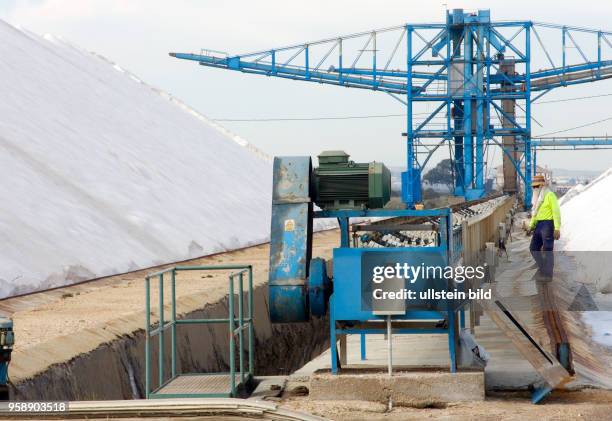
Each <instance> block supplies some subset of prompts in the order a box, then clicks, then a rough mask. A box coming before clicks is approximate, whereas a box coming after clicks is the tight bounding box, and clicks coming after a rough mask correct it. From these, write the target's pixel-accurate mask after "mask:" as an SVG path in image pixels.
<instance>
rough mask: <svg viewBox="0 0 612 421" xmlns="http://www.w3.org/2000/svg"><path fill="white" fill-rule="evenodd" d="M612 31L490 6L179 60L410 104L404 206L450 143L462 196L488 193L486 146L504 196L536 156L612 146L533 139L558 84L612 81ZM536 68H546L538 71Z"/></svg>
mask: <svg viewBox="0 0 612 421" xmlns="http://www.w3.org/2000/svg"><path fill="white" fill-rule="evenodd" d="M611 40H612V32H609V31H601V30H594V29H587V28H579V27H572V26H566V25H553V24H548V23H539V22H533V21H497V22H496V21H492V20H491V16H490V12H489V10H479V11H478V12H475V13H467V12H465V11H464V10H462V9H454V10H452V11H447V14H446V21H445V22H442V23H430V24H425V23H423V24H404V25H400V26H395V27H390V28H383V29H378V30H373V31H367V32H361V33H356V34H351V35H347V36H340V37H333V38H328V39H323V40H319V41H315V42H305V43H300V44H296V45H291V46H287V47H282V48H273V49H268V50H262V51H257V52H253V53H246V54H238V55H230V54H227V53H223V52H219V51H214V50H201V51H200V52H199V53H196V54H191V53H170V55H171V56H173V57H176V58H179V59H185V60H193V61H196V62H198V63H199V64H200V65H202V66H207V67H216V68H220V69H228V70H236V71H240V72H243V73H249V74H256V75H263V76H273V77H279V78H285V79H292V80H300V81H306V82H315V83H322V84H329V85H337V86H343V87H349V88H361V89H369V90H372V91H380V92H383V93H385V94H388V95H390V96H391V97H393V98H394V99H396V100H397V101H399V102H400V103H401V104H402V105H403V106H405V107H406V131H405V132H404V133H403V134H404V136H405V137H406V170H405V171H404V173H403V174H402V199H403V201H404V202H405V203H406V205H407V206H408V208H413V207H414V205H415V204H416V203H418V202H419V201H420V200H421V174H422V172H423V168H424V167H425V165H426V164H427V163H428V161H429V158H430V157H431V155H432V153H433V152H434V151H435V150H437V149H439V148H440V147H441V146H443V145H445V144H447V145H448V147H449V151H450V153H451V156H452V157H454V158H453V171H454V178H455V187H454V193H455V194H456V195H458V196H464V197H465V198H466V199H475V198H479V197H482V196H483V194H484V183H485V166H486V162H485V161H486V159H485V157H486V150H487V148H488V147H489V146H500V147H501V149H502V151H503V154H504V160H503V161H504V162H503V167H504V178H505V181H504V183H505V185H504V190H505V191H506V192H517V191H519V187H520V184H521V183H522V184H523V186H524V195H523V199H524V204H525V206H526V207H527V208H529V207H530V205H531V186H530V180H531V177H532V175H533V173H534V172H535V169H536V165H535V160H536V156H537V155H536V150H539V149H581V148H589V149H592V148H609V147H610V146H611V145H612V138H610V137H607V136H591V137H569V138H568V137H552V138H534V137H532V120H533V118H532V105H533V104H535V103H537V101H538V100H539V99H540V98H542V97H543V96H544V95H546V94H547V93H549V92H551V91H552V90H553V89H555V88H560V87H567V86H571V85H577V84H582V83H587V82H595V81H598V80H602V79H608V78H610V77H612V41H611ZM535 69H537V70H535Z"/></svg>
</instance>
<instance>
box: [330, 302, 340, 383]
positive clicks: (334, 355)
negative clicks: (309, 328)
mask: <svg viewBox="0 0 612 421" xmlns="http://www.w3.org/2000/svg"><path fill="white" fill-rule="evenodd" d="M337 342H338V339H337V337H336V319H335V318H334V295H333V294H332V295H331V297H329V344H330V351H331V371H332V374H338V348H337V345H338V343H337Z"/></svg>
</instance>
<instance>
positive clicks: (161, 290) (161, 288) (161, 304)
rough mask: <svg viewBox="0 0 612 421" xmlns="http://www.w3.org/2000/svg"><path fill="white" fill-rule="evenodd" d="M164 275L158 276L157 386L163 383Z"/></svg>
mask: <svg viewBox="0 0 612 421" xmlns="http://www.w3.org/2000/svg"><path fill="white" fill-rule="evenodd" d="M163 328H164V274H163V273H161V274H160V275H159V329H160V334H159V351H158V374H159V385H160V386H161V385H162V384H163V383H164V332H163Z"/></svg>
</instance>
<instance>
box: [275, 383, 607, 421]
mask: <svg viewBox="0 0 612 421" xmlns="http://www.w3.org/2000/svg"><path fill="white" fill-rule="evenodd" d="M282 406H283V407H286V408H289V409H293V410H296V411H302V412H308V413H311V414H313V415H318V416H320V417H324V418H329V419H333V420H347V421H348V420H350V421H362V420H363V421H366V420H394V421H395V420H397V421H399V420H423V419H431V420H453V421H460V420H479V421H483V420H513V421H514V420H516V421H524V420H540V421H544V420H546V421H548V420H551V421H552V420H580V419H583V420H610V419H612V391H603V390H593V389H585V390H581V391H575V392H555V393H554V394H553V395H552V396H550V397H548V398H547V400H546V403H545V404H543V405H533V404H531V403H530V402H529V399H528V395H527V394H524V393H504V394H496V395H494V396H489V397H487V400H486V401H484V402H474V403H456V404H451V405H448V406H446V407H441V408H394V409H392V410H391V411H389V410H388V409H387V407H386V405H383V404H379V403H372V402H361V401H344V402H338V401H310V400H308V398H307V397H304V398H291V399H289V400H287V401H284V402H283V403H282Z"/></svg>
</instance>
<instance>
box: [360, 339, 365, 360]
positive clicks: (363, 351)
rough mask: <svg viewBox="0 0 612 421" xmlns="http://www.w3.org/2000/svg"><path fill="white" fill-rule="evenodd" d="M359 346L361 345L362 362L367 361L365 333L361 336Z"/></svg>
mask: <svg viewBox="0 0 612 421" xmlns="http://www.w3.org/2000/svg"><path fill="white" fill-rule="evenodd" d="M359 344H360V345H361V347H360V348H361V361H365V359H366V335H365V333H360V334H359Z"/></svg>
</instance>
